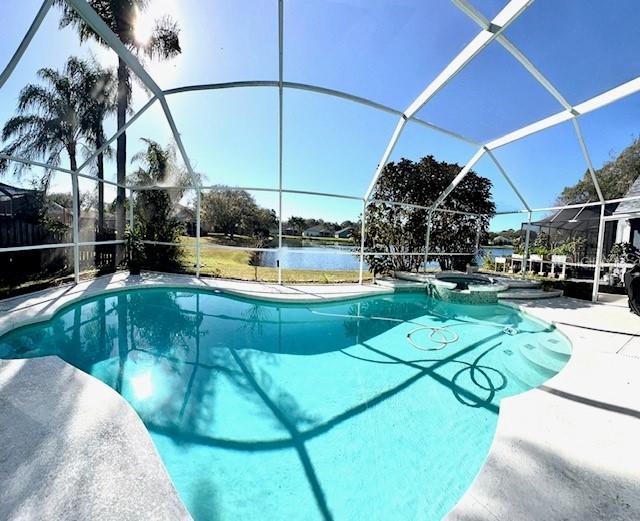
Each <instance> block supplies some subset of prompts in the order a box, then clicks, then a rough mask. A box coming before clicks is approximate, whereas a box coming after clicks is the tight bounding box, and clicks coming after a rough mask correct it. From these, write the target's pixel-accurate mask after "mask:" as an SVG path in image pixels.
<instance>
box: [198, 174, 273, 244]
mask: <svg viewBox="0 0 640 521" xmlns="http://www.w3.org/2000/svg"><path fill="white" fill-rule="evenodd" d="M201 206H202V217H201V218H202V224H203V226H204V227H206V228H208V229H210V230H213V231H215V232H221V233H224V234H226V235H228V236H229V238H231V239H233V238H234V236H235V235H237V234H243V235H250V236H252V237H260V238H263V239H266V238H268V237H269V235H270V232H271V230H272V229H273V228H274V227H276V226H277V222H278V220H277V218H276V214H275V212H274V211H273V210H268V209H266V208H260V207H259V206H258V205H257V204H256V201H255V199H254V198H253V197H252V196H251V194H249V193H248V192H247V191H245V190H236V189H233V188H222V187H221V188H220V189H218V190H215V191H211V192H207V193H205V194H203V195H202V203H201Z"/></svg>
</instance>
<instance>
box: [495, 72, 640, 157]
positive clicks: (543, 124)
mask: <svg viewBox="0 0 640 521" xmlns="http://www.w3.org/2000/svg"><path fill="white" fill-rule="evenodd" d="M637 92H640V76H639V77H637V78H634V79H633V80H631V81H628V82H626V83H623V84H622V85H618V86H617V87H614V88H613V89H611V90H608V91H606V92H603V93H602V94H599V95H598V96H595V97H593V98H591V99H588V100H587V101H584V102H582V103H580V104H578V105H575V106H574V107H573V108H572V109H571V110H563V111H561V112H557V113H556V114H553V115H551V116H549V117H546V118H544V119H540V120H538V121H535V122H533V123H531V124H529V125H527V126H525V127H522V128H520V129H518V130H514V131H513V132H510V133H508V134H505V135H504V136H502V137H500V138H498V139H494V140H493V141H491V142H489V143H487V144H486V146H487V148H488V149H489V150H494V149H496V148H499V147H502V146H504V145H507V144H509V143H513V142H514V141H517V140H519V139H522V138H524V137H527V136H530V135H532V134H535V133H536V132H540V131H541V130H545V129H547V128H550V127H553V126H555V125H559V124H560V123H564V122H565V121H569V120H570V119H572V118H575V117H577V116H581V115H584V114H588V113H589V112H593V111H594V110H598V109H601V108H602V107H605V106H606V105H609V104H611V103H614V102H616V101H619V100H621V99H622V98H625V97H627V96H631V95H632V94H635V93H637Z"/></svg>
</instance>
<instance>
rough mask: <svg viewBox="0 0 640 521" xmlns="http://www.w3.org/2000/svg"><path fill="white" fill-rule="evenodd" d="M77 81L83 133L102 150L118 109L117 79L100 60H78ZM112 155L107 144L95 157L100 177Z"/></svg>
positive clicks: (100, 190)
mask: <svg viewBox="0 0 640 521" xmlns="http://www.w3.org/2000/svg"><path fill="white" fill-rule="evenodd" d="M73 73H74V75H76V76H77V81H78V82H79V83H81V84H82V85H84V89H83V94H84V96H85V97H86V99H85V101H84V111H83V113H84V116H83V118H82V121H81V126H82V131H83V134H84V135H85V136H86V138H87V141H88V143H89V144H90V145H91V148H92V149H95V150H100V148H102V146H103V145H104V143H105V141H106V136H105V133H104V120H105V119H106V117H107V116H108V115H110V114H113V112H115V110H116V89H115V87H116V78H115V75H114V74H113V71H111V70H108V69H103V68H101V67H100V66H99V65H98V64H97V63H95V62H94V63H89V62H84V61H81V60H77V64H76V66H75V67H74V71H73ZM105 154H107V155H110V154H111V148H109V147H107V148H106V149H105V150H104V151H102V152H100V153H99V154H98V155H97V156H96V173H97V177H98V179H104V156H105ZM97 185H98V198H97V201H96V206H97V209H98V231H99V232H103V231H104V183H101V182H98V183H97Z"/></svg>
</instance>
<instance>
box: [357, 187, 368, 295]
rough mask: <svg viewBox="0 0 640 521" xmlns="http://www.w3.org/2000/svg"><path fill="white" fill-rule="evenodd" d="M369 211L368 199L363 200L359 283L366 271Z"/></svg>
mask: <svg viewBox="0 0 640 521" xmlns="http://www.w3.org/2000/svg"><path fill="white" fill-rule="evenodd" d="M366 213H367V200H366V199H363V200H362V219H361V223H360V272H359V274H358V284H362V279H363V272H364V234H365V232H366V224H365V221H366V218H365V214H366Z"/></svg>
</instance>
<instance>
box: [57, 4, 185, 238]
mask: <svg viewBox="0 0 640 521" xmlns="http://www.w3.org/2000/svg"><path fill="white" fill-rule="evenodd" d="M55 1H56V4H58V5H60V6H61V8H62V11H63V14H62V18H61V20H60V27H61V28H64V27H67V26H73V27H74V28H75V29H76V30H77V31H78V34H79V36H80V41H82V42H84V41H86V40H89V39H93V40H96V41H97V42H98V43H100V44H102V45H105V46H107V44H106V42H105V41H104V40H103V39H102V38H101V37H100V36H99V35H98V34H96V33H95V31H94V30H93V29H92V28H91V27H90V26H89V25H87V24H86V22H85V21H84V19H83V18H81V17H80V15H79V14H78V13H77V12H76V10H75V9H73V8H72V7H71V6H69V5H68V4H67V2H65V1H64V0H55ZM148 4H149V0H89V5H91V7H92V8H93V9H94V10H95V11H96V13H97V14H98V15H99V16H100V18H102V19H103V20H104V22H105V23H106V24H107V25H108V26H109V28H110V29H111V30H112V31H113V32H114V33H115V34H116V36H118V38H119V39H120V41H121V42H122V43H123V44H124V45H125V46H126V47H127V48H128V49H129V50H131V51H133V52H134V53H136V54H137V55H138V56H142V55H144V56H147V57H149V58H151V59H156V58H157V59H169V58H172V57H174V56H177V55H178V54H180V53H181V52H182V50H181V49H180V40H179V29H178V26H177V24H176V23H175V21H173V20H172V19H171V18H170V17H169V16H165V17H163V18H161V19H159V20H155V21H154V24H153V27H152V30H151V31H150V34H149V35H147V37H146V38H144V39H143V38H141V34H140V31H138V32H136V28H137V27H139V24H140V17H141V16H142V14H141V13H143V12H144V9H145V7H147V5H148ZM117 79H118V89H117V109H116V112H117V124H118V130H120V129H122V128H123V127H124V126H125V124H126V117H127V111H128V109H129V105H130V102H131V72H130V71H129V68H128V67H127V65H126V64H125V62H124V61H123V60H122V58H121V57H120V56H119V57H118V71H117ZM126 163H127V135H126V132H123V133H122V134H120V136H118V142H117V150H116V172H117V175H116V179H117V182H118V183H119V184H121V185H124V183H125V178H126V168H127V164H126ZM125 222H126V215H125V191H124V188H120V187H119V188H118V189H117V192H116V236H117V237H118V238H122V237H123V236H124V226H125Z"/></svg>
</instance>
